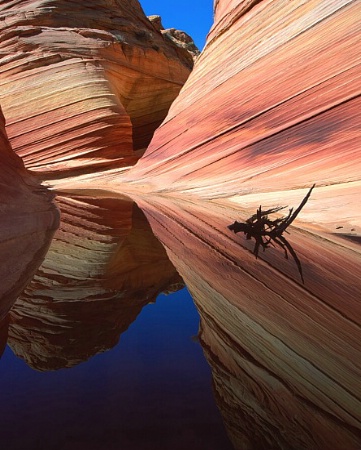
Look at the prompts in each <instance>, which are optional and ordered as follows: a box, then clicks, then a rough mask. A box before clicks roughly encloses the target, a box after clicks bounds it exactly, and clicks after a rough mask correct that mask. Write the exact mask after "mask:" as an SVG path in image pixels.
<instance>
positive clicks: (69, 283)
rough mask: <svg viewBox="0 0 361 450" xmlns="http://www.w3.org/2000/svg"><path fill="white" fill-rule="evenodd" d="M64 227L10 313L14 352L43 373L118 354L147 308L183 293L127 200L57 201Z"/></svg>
mask: <svg viewBox="0 0 361 450" xmlns="http://www.w3.org/2000/svg"><path fill="white" fill-rule="evenodd" d="M56 202H57V204H58V206H59V208H60V211H61V225H60V228H59V230H58V231H57V232H56V234H55V236H54V239H53V241H52V244H51V246H50V249H49V251H48V253H47V256H46V258H45V260H44V262H43V264H42V265H41V266H40V268H39V269H38V271H37V272H36V274H35V276H34V278H33V280H32V281H31V283H30V284H29V285H28V287H27V288H26V290H25V291H24V293H23V294H22V295H21V296H20V297H19V299H18V300H17V302H16V304H15V305H14V307H13V308H12V310H11V312H10V326H9V337H8V344H9V345H10V347H11V348H12V350H13V351H14V353H15V354H16V355H18V356H19V357H21V358H23V359H24V360H25V361H26V362H27V364H28V365H30V366H31V367H33V368H34V369H37V370H45V371H47V370H56V369H59V368H63V367H72V366H74V365H76V364H78V363H80V362H82V361H85V360H87V359H88V358H89V357H91V356H92V355H95V354H97V353H99V352H103V351H105V350H107V349H110V348H112V347H113V346H114V345H115V344H116V343H117V342H118V340H119V336H120V334H122V333H123V332H124V331H125V330H126V329H127V328H128V327H129V325H130V324H131V323H132V322H133V321H134V320H135V319H136V317H137V315H138V314H139V312H140V311H141V309H142V307H143V306H144V305H146V304H147V303H149V302H152V301H154V300H155V298H156V296H157V295H158V294H159V293H160V292H164V291H167V290H168V291H172V290H176V289H178V288H180V287H181V286H183V283H182V279H181V278H180V276H179V275H178V273H177V272H176V270H175V269H174V267H173V265H172V264H171V263H170V261H169V259H168V257H167V256H166V253H165V251H164V248H163V247H162V245H161V244H160V243H159V241H158V240H157V239H156V238H155V237H154V235H153V233H152V232H151V230H150V227H149V225H148V222H147V220H146V218H145V217H144V215H143V213H142V212H141V211H140V210H139V208H137V206H136V205H135V204H134V203H133V202H132V201H131V200H129V199H126V198H94V197H84V196H83V197H79V196H71V197H70V196H67V197H62V196H58V197H57V198H56Z"/></svg>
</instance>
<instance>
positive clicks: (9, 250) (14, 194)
mask: <svg viewBox="0 0 361 450" xmlns="http://www.w3.org/2000/svg"><path fill="white" fill-rule="evenodd" d="M0 161H1V170H0V231H1V237H0V254H1V258H0V279H1V284H0V321H1V320H2V319H3V318H4V317H5V316H6V314H7V312H8V311H9V309H10V307H11V306H12V305H13V303H14V302H15V300H16V297H17V296H18V295H19V294H20V293H21V291H22V290H23V289H24V287H25V286H26V284H27V283H28V282H29V280H30V279H31V277H32V276H33V275H34V272H35V271H36V269H37V268H38V266H39V265H40V264H41V262H42V260H43V258H44V256H45V254H46V251H47V249H48V247H49V244H50V241H51V238H52V235H53V234H54V231H55V230H56V228H57V226H58V224H59V212H58V210H57V208H56V206H55V205H54V203H53V201H52V199H53V195H52V194H51V193H49V192H48V191H47V190H46V189H45V188H43V187H42V186H40V185H39V184H38V182H37V181H36V180H34V179H33V178H32V177H31V176H30V175H29V173H28V172H27V171H26V169H25V167H24V164H23V163H22V161H21V159H20V158H19V157H18V156H16V155H15V153H14V152H13V151H12V149H11V147H10V144H9V141H8V139H7V135H6V132H5V120H4V116H3V115H2V113H1V110H0Z"/></svg>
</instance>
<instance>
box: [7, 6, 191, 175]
mask: <svg viewBox="0 0 361 450" xmlns="http://www.w3.org/2000/svg"><path fill="white" fill-rule="evenodd" d="M0 19H1V20H0V37H1V39H0V52H1V55H0V56H1V59H0V104H1V105H2V108H3V111H4V115H5V117H6V120H7V133H8V136H9V139H10V142H11V144H12V147H13V149H14V151H16V152H17V153H18V154H19V155H20V156H21V157H22V158H23V160H24V162H25V165H26V166H27V167H28V168H29V169H31V170H33V171H41V172H42V174H43V175H44V174H46V176H47V177H48V178H53V177H58V176H63V175H64V174H69V173H74V172H75V173H77V172H79V171H93V172H94V171H96V170H98V169H100V168H104V167H112V168H114V167H123V166H128V165H131V164H134V163H135V161H136V160H137V159H138V157H139V155H140V154H141V153H142V151H144V148H145V147H146V146H147V145H148V143H149V141H150V139H151V137H152V135H153V132H154V130H155V129H156V128H157V127H158V126H159V124H160V123H161V122H162V120H163V119H164V117H165V115H166V113H167V111H168V109H169V106H170V104H171V102H172V101H173V100H174V98H175V97H176V96H177V94H178V92H179V90H180V88H181V87H182V85H183V84H184V82H185V80H186V79H187V77H188V75H189V73H190V70H191V68H192V66H193V59H192V56H191V55H190V53H188V51H187V50H186V49H184V48H182V47H180V46H177V45H175V44H174V42H172V41H171V40H169V39H165V38H164V37H163V36H162V34H161V33H160V31H158V30H157V29H156V27H154V26H153V24H152V23H151V22H150V21H149V20H148V19H147V17H146V16H145V15H144V13H143V11H142V9H141V7H140V5H139V3H138V1H137V0H128V1H120V0H117V1H114V0H95V1H92V2H81V1H64V0H41V1H25V0H24V1H15V2H14V1H10V0H8V1H4V2H1V5H0ZM60 174H61V175H60Z"/></svg>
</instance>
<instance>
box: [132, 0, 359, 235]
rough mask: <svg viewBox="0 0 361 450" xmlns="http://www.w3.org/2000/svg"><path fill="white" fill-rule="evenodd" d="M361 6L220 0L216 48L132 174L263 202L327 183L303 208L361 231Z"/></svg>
mask: <svg viewBox="0 0 361 450" xmlns="http://www.w3.org/2000/svg"><path fill="white" fill-rule="evenodd" d="M360 14H361V5H360V2H357V1H352V0H331V1H330V0H311V1H307V2H306V1H302V2H288V1H281V0H279V1H278V0H277V1H272V2H270V1H265V0H264V1H248V0H247V1H246V0H244V1H238V0H237V1H222V0H219V1H217V2H215V23H214V26H213V28H212V30H211V32H210V34H209V36H208V40H207V44H206V47H205V49H204V51H203V52H202V55H201V56H200V57H199V58H198V60H197V62H196V64H195V68H194V70H193V72H192V74H191V76H190V77H189V79H188V80H187V82H186V84H185V86H184V88H183V89H182V91H181V93H180V95H179V97H178V98H177V99H176V101H175V102H174V103H173V104H172V107H171V109H170V111H169V114H168V116H167V118H166V120H165V121H164V122H163V124H162V125H161V127H160V128H159V129H158V130H157V132H156V133H155V135H154V138H153V140H152V142H151V144H150V146H149V147H148V149H147V151H146V153H145V155H144V157H143V158H142V159H141V160H140V161H139V163H138V164H137V165H136V166H135V167H134V168H133V169H132V170H131V171H130V173H129V178H128V179H129V180H131V181H132V182H133V183H134V184H136V183H139V188H141V189H143V190H147V191H150V190H152V191H155V192H162V193H164V192H172V193H174V194H176V195H192V196H197V197H198V198H203V199H214V198H225V197H227V198H231V199H232V200H233V201H235V202H236V203H237V204H241V205H242V206H245V205H248V206H249V207H250V208H252V210H253V209H254V207H256V206H259V204H260V203H261V204H262V205H263V204H265V206H268V205H270V206H275V205H277V204H281V205H282V204H284V205H287V204H293V202H294V199H295V198H297V197H299V196H300V192H296V190H297V189H300V188H305V187H310V186H312V184H313V183H316V185H317V186H318V187H319V188H320V189H316V190H315V192H314V194H313V196H312V201H311V203H310V209H308V212H309V214H308V215H307V216H306V215H303V214H301V215H300V218H303V219H305V220H308V221H310V222H317V223H319V224H320V223H322V224H324V225H325V226H326V227H327V228H328V229H329V230H332V231H335V229H336V226H337V225H338V226H343V227H344V228H343V231H344V232H347V233H350V232H351V229H352V228H357V229H356V230H354V231H355V233H359V234H358V235H360V233H361V222H360V220H361V204H360V202H359V194H358V193H359V192H360V189H361V178H360V174H361V158H360V157H359V139H360V135H359V130H360V125H361V123H360V115H359V114H358V113H357V111H358V110H359V108H360V105H361V101H360V92H361V79H360V73H361V71H360V65H359V59H358V58H359V56H358V55H359V54H360V50H361V49H360V42H361V41H360V34H359V20H358V18H359V16H360ZM321 187H322V188H321ZM321 210H322V213H321Z"/></svg>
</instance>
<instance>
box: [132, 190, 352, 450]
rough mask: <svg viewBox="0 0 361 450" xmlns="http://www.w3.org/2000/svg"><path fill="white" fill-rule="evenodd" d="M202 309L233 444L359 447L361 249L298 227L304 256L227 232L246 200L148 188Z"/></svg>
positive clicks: (314, 449)
mask: <svg viewBox="0 0 361 450" xmlns="http://www.w3.org/2000/svg"><path fill="white" fill-rule="evenodd" d="M137 201H138V202H139V205H140V206H141V207H142V209H143V211H144V212H145V213H146V215H147V217H148V220H149V222H150V225H151V226H152V228H153V231H154V233H155V234H156V236H157V237H158V238H159V239H160V241H161V242H162V243H163V245H164V246H165V248H166V251H167V254H168V256H169V258H170V260H171V261H172V262H173V264H174V266H175V267H176V269H177V270H178V272H179V274H180V275H181V276H182V278H183V279H184V281H185V283H186V285H187V287H188V289H189V291H190V292H191V294H192V297H193V299H194V301H195V304H196V306H197V308H198V310H199V313H200V316H201V327H200V340H201V343H202V346H203V348H204V352H205V355H206V357H207V359H208V361H209V363H210V365H211V368H212V373H213V382H214V392H215V397H216V401H217V403H218V406H219V408H220V410H221V412H222V415H223V418H224V422H225V425H226V427H227V430H228V433H229V436H230V438H231V440H232V442H233V444H234V447H235V449H237V450H238V449H239V450H243V449H245V448H246V449H249V450H269V449H273V450H276V449H277V450H281V449H282V450H283V449H302V450H323V449H326V448H327V449H331V448H332V449H333V450H343V449H345V448H347V449H350V450H351V449H352V450H357V449H359V448H360V445H361V403H360V402H361V399H360V395H359V394H360V382H359V380H360V376H361V364H360V362H361V339H360V336H361V304H360V292H361V279H360V277H358V276H357V274H358V273H361V254H360V247H359V245H357V244H356V243H352V242H348V241H344V240H341V239H339V241H338V242H337V243H336V242H332V241H331V240H329V239H325V238H324V237H321V236H320V235H319V234H318V232H317V233H312V232H305V231H304V230H302V229H297V228H293V229H292V230H291V234H290V236H289V238H288V239H289V241H290V242H291V243H292V246H293V248H294V250H295V251H296V253H297V254H298V256H299V258H300V259H301V261H302V266H303V271H304V277H305V284H304V285H303V284H302V283H301V280H300V276H299V273H298V271H297V268H296V264H295V263H294V261H293V260H292V258H289V259H286V258H285V257H284V254H283V252H282V251H280V250H279V249H277V248H274V249H267V250H266V251H265V252H260V254H259V258H258V259H256V258H255V256H254V255H253V254H252V250H253V243H252V242H251V241H249V240H246V239H245V237H242V236H240V235H234V234H233V233H232V232H230V231H229V230H227V225H228V224H229V223H230V222H231V220H230V218H231V217H233V216H234V215H235V214H237V213H239V209H238V208H234V205H233V207H231V206H228V207H226V206H225V205H224V204H221V205H219V206H217V207H215V206H214V207H213V208H210V207H209V204H207V203H206V202H196V203H195V202H194V201H189V200H188V201H186V200H184V199H183V200H181V199H177V200H176V201H170V200H169V199H166V198H162V197H160V196H159V197H157V198H156V197H148V198H147V199H144V198H141V197H139V198H138V199H137Z"/></svg>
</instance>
